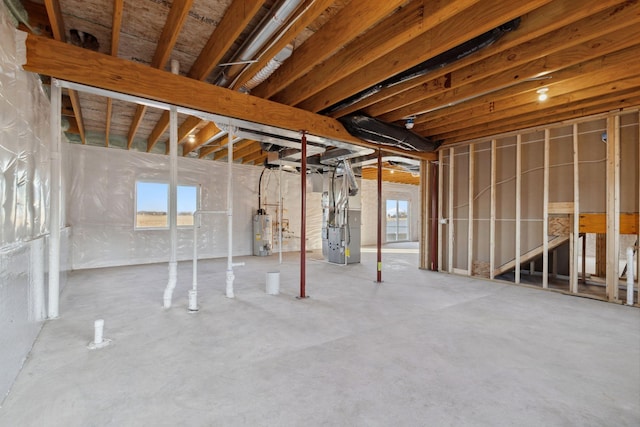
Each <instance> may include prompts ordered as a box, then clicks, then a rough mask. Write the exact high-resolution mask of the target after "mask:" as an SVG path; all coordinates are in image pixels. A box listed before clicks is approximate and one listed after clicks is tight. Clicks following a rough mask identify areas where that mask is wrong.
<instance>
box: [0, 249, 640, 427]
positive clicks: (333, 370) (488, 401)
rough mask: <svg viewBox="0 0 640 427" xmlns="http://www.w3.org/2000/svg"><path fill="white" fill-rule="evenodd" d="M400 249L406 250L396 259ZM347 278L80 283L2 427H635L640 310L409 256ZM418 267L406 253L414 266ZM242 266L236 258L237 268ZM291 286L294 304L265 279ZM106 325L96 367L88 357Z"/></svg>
mask: <svg viewBox="0 0 640 427" xmlns="http://www.w3.org/2000/svg"><path fill="white" fill-rule="evenodd" d="M398 246H399V248H398ZM393 248H395V249H396V250H395V251H390V252H389V253H385V255H384V258H383V260H384V264H383V280H384V283H382V284H376V283H374V282H373V280H374V279H375V254H374V253H371V252H364V253H363V255H362V257H363V262H362V263H361V264H358V265H350V266H347V267H344V266H338V265H332V264H327V263H325V262H323V261H317V260H315V259H314V258H317V255H315V256H314V255H313V254H310V255H309V258H310V260H309V261H308V267H307V277H308V280H307V293H308V294H309V295H310V296H311V297H310V298H309V299H306V300H297V299H296V298H295V296H296V295H297V294H298V284H299V279H298V277H299V276H298V272H299V267H298V264H297V256H296V255H295V254H293V255H289V256H287V257H285V263H284V264H283V265H281V266H278V265H277V256H272V257H270V258H254V257H247V258H243V259H242V261H245V262H246V263H247V266H245V267H239V268H237V269H236V281H235V285H236V286H235V289H236V298H235V299H233V300H231V299H227V298H226V297H225V296H224V269H225V262H226V260H210V261H204V262H201V263H200V266H199V277H200V279H201V281H200V305H201V309H200V311H199V312H198V313H197V314H189V313H188V312H187V310H186V306H187V289H188V288H189V287H190V286H191V264H190V263H181V264H180V266H179V283H178V287H177V289H176V293H175V298H174V307H173V308H172V309H170V310H164V309H162V308H161V301H162V292H163V289H164V286H165V284H166V280H167V266H166V264H155V265H145V266H134V267H118V268H108V269H99V270H84V271H76V272H72V273H70V274H69V283H68V285H67V287H66V288H65V290H64V292H63V295H62V299H61V318H60V319H58V320H55V321H49V322H47V323H46V324H45V325H44V327H43V330H42V332H41V334H40V336H39V338H38V340H37V341H36V343H35V345H34V348H33V351H32V353H31V356H30V357H29V359H28V360H27V362H26V364H25V366H24V368H23V370H22V372H21V373H20V375H19V377H18V379H17V381H16V383H15V385H14V387H13V389H12V391H11V393H10V394H9V396H8V397H7V398H6V400H5V401H4V404H3V407H2V408H1V409H0V426H65V427H69V426H83V427H84V426H176V425H181V426H390V425H396V426H542V425H544V426H638V425H640V310H638V309H637V308H633V307H626V306H621V305H615V304H610V303H605V302H600V301H594V300H590V299H584V298H578V297H571V296H565V295H562V294H559V293H554V292H548V291H542V290H537V289H531V288H527V287H520V286H515V285H508V284H503V283H495V282H489V281H484V280H479V279H467V278H463V277H458V276H450V275H443V274H437V273H432V272H427V271H421V270H418V269H417V268H416V264H417V254H416V253H415V251H413V249H409V250H407V251H402V250H398V249H402V248H403V246H402V245H396V246H394V247H393ZM404 252H409V253H404ZM236 261H240V259H236ZM278 269H279V270H280V272H281V278H280V288H281V293H280V295H278V296H271V295H266V294H265V292H264V287H265V273H266V272H268V271H275V270H278ZM97 318H103V319H105V337H106V338H110V339H112V340H113V342H112V343H111V345H110V346H108V347H106V348H103V349H100V350H88V349H87V343H88V342H89V341H91V339H92V337H93V321H94V320H95V319H97Z"/></svg>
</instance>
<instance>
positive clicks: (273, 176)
mask: <svg viewBox="0 0 640 427" xmlns="http://www.w3.org/2000/svg"><path fill="white" fill-rule="evenodd" d="M69 152H70V160H71V165H72V166H71V167H72V176H73V178H72V181H71V188H70V194H69V205H70V207H69V222H70V225H71V227H72V230H73V238H72V254H73V268H74V269H81V268H93V267H105V266H114V265H130V264H143V263H150V262H165V261H168V259H169V229H168V228H164V229H135V227H134V221H135V209H136V200H135V186H136V181H137V180H138V181H155V182H166V183H168V182H169V166H168V162H169V158H168V157H167V156H165V155H160V154H150V153H137V152H133V151H125V150H114V149H107V148H103V147H91V146H80V145H78V146H74V147H73V149H72V150H69ZM233 168H234V169H233V177H234V178H233V179H234V202H233V215H234V218H233V233H234V239H233V253H234V256H241V255H251V253H252V243H253V241H252V237H253V234H252V230H251V225H252V220H253V215H254V214H255V211H256V210H257V209H258V206H257V199H258V180H259V175H260V173H261V169H260V168H257V167H255V166H247V165H240V164H234V166H233ZM226 173H227V172H226V164H221V163H219V162H211V161H206V160H199V159H192V158H179V159H178V185H198V186H200V205H199V209H201V210H224V209H226V185H225V182H226ZM262 191H263V193H262V201H263V207H265V208H266V210H267V213H269V214H271V215H272V217H273V218H276V217H277V215H276V207H277V203H278V171H277V170H275V171H269V172H268V173H265V177H264V178H263V187H262ZM282 193H283V197H284V220H286V223H287V227H286V232H285V233H284V241H283V250H285V251H295V250H298V249H299V247H300V238H299V233H300V220H299V217H300V215H299V212H300V176H299V175H298V174H292V173H283V179H282ZM307 221H308V223H310V224H313V223H317V224H320V223H321V206H320V201H319V200H318V201H317V202H316V201H313V200H309V199H308V200H307ZM283 222H284V221H283ZM308 231H309V241H308V242H307V247H308V248H309V249H318V248H320V247H321V241H320V237H321V236H320V229H319V228H318V230H316V231H314V230H308ZM226 232H227V218H226V216H222V215H215V216H205V217H204V218H203V222H202V226H201V231H200V234H199V235H198V256H199V257H200V258H212V257H224V256H226V255H227V239H226V238H223V237H222V236H226ZM192 236H193V230H192V228H190V227H179V228H178V260H190V259H191V258H192V253H193V246H192V244H193V243H192V242H193V237H192ZM274 236H277V234H276V233H274ZM221 237H222V238H221ZM274 243H275V242H274ZM274 248H276V249H277V245H275V244H274ZM179 280H180V278H179Z"/></svg>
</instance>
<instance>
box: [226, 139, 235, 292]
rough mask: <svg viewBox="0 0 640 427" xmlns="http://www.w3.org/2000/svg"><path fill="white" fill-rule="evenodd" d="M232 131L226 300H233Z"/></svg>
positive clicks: (228, 188) (228, 193)
mask: <svg viewBox="0 0 640 427" xmlns="http://www.w3.org/2000/svg"><path fill="white" fill-rule="evenodd" d="M234 138H235V134H234V131H233V130H232V129H229V143H228V145H227V245H228V248H227V275H226V294H227V298H233V297H234V295H233V280H234V279H235V276H234V275H233V142H234V141H233V139H234Z"/></svg>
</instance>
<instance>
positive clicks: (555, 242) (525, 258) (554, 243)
mask: <svg viewBox="0 0 640 427" xmlns="http://www.w3.org/2000/svg"><path fill="white" fill-rule="evenodd" d="M568 241H569V236H554V237H553V239H551V240H549V250H552V249H555V248H557V247H558V246H560V245H562V244H564V243H567V242H568ZM543 251H544V245H540V246H538V247H537V248H533V249H532V250H530V251H529V252H527V253H524V254H522V255H520V264H521V265H522V264H524V263H526V262H529V261H532V260H534V259H535V258H537V257H539V256H540V255H542V252H543ZM515 267H516V260H515V259H514V260H511V261H509V262H508V263H506V264H503V265H501V266H500V267H498V268H496V269H495V270H494V271H493V276H494V277H495V276H499V275H501V274H502V273H506V272H507V271H509V270H513V269H514V268H515Z"/></svg>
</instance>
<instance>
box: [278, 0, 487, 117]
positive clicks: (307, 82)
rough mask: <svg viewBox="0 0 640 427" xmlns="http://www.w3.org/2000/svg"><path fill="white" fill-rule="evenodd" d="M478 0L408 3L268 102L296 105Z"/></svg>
mask: <svg viewBox="0 0 640 427" xmlns="http://www.w3.org/2000/svg"><path fill="white" fill-rule="evenodd" d="M478 1H479V0H455V1H450V2H412V3H409V4H408V5H407V6H405V7H403V8H402V9H400V10H399V11H398V12H396V13H394V14H392V15H391V16H389V17H388V18H386V19H385V20H384V21H382V22H381V23H379V24H378V25H376V26H375V27H373V28H371V29H369V30H367V32H366V33H364V34H363V35H362V36H360V37H358V38H357V39H355V40H354V41H352V42H350V43H349V44H348V45H347V46H345V47H344V48H343V49H342V50H340V51H339V52H337V53H336V54H335V55H333V56H332V57H330V58H328V59H327V60H326V61H324V62H323V63H321V64H318V65H317V66H316V67H314V68H313V69H312V70H311V71H309V72H308V73H307V74H305V76H304V78H301V79H298V80H297V81H296V82H295V83H293V84H291V85H289V86H288V87H287V88H286V89H284V90H282V91H281V92H280V93H278V94H277V95H276V96H273V97H272V98H271V99H273V100H274V101H277V102H281V103H283V104H287V105H296V104H298V103H300V102H301V101H303V100H305V99H307V98H309V97H310V96H312V95H315V94H316V93H318V92H320V91H321V90H323V89H325V88H327V87H329V86H330V85H332V84H333V83H335V82H337V81H339V80H341V79H343V78H345V77H347V76H353V74H354V73H356V72H358V70H360V69H361V68H362V67H364V66H366V65H367V64H370V63H371V62H373V61H375V60H376V59H378V58H380V57H382V56H383V55H385V54H387V53H388V52H390V51H392V50H393V49H395V48H396V47H398V46H400V45H403V44H405V43H408V42H410V41H411V40H413V39H414V38H416V37H417V36H419V35H420V34H422V33H425V32H427V31H428V30H430V29H431V28H433V27H435V26H436V25H438V24H440V23H441V22H444V21H446V20H447V19H449V18H451V17H452V16H453V15H455V14H457V13H460V12H461V11H462V10H464V9H466V8H468V7H470V6H472V5H473V4H475V3H477V2H478Z"/></svg>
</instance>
